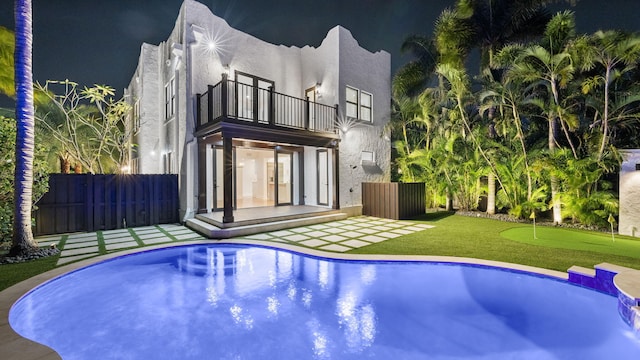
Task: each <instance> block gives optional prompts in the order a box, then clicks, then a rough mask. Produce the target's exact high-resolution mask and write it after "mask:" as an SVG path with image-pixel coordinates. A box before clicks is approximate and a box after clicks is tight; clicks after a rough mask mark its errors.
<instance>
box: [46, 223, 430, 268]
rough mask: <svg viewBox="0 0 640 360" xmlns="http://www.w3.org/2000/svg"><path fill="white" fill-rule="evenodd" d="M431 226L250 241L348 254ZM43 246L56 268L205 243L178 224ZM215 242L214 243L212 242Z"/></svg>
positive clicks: (320, 230)
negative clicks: (55, 255) (52, 249)
mask: <svg viewBox="0 0 640 360" xmlns="http://www.w3.org/2000/svg"><path fill="white" fill-rule="evenodd" d="M432 227H433V226H432V225H427V224H419V223H414V222H411V221H404V220H401V221H397V220H390V219H381V218H375V217H368V216H360V217H354V218H349V219H346V220H341V221H332V222H328V223H324V224H316V225H310V226H302V227H297V228H293V229H288V230H279V231H273V232H266V233H262V234H255V235H248V236H243V237H238V238H236V239H250V240H263V241H267V242H269V241H274V242H281V243H282V242H283V243H291V244H296V245H300V246H305V247H309V248H314V249H319V250H324V251H333V252H345V251H349V250H352V249H355V248H360V247H363V246H367V245H370V244H373V243H379V242H381V241H385V240H387V239H393V238H396V237H399V236H402V235H407V234H412V233H414V232H417V231H423V230H426V229H429V228H432ZM37 240H38V244H39V245H40V246H42V247H44V246H50V245H51V244H56V245H57V246H58V248H59V249H60V250H61V252H60V258H59V259H58V263H57V265H63V264H66V263H70V262H74V261H78V260H82V259H86V258H90V257H94V256H98V255H103V254H107V253H112V252H116V251H120V250H124V249H131V248H136V247H142V246H147V245H156V244H162V243H175V242H181V241H193V240H205V238H204V237H202V236H201V235H200V234H198V233H196V232H194V231H193V230H191V229H189V228H186V227H184V226H181V225H177V224H167V225H155V226H147V227H139V228H129V229H118V230H107V231H97V232H92V233H76V234H65V235H55V236H46V237H39V238H38V239H37ZM212 241H215V240H212Z"/></svg>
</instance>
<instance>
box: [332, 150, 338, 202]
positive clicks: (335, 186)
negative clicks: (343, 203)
mask: <svg viewBox="0 0 640 360" xmlns="http://www.w3.org/2000/svg"><path fill="white" fill-rule="evenodd" d="M339 159H340V152H339V151H338V146H337V145H336V147H335V148H333V179H332V180H333V181H332V182H333V184H332V185H333V186H332V187H333V206H332V207H333V209H335V210H338V209H340V160H339Z"/></svg>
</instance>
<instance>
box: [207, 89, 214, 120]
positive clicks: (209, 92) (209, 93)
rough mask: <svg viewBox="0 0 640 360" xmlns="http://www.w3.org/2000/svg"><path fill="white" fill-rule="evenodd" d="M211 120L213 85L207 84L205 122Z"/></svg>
mask: <svg viewBox="0 0 640 360" xmlns="http://www.w3.org/2000/svg"><path fill="white" fill-rule="evenodd" d="M212 122H213V85H209V86H207V123H212Z"/></svg>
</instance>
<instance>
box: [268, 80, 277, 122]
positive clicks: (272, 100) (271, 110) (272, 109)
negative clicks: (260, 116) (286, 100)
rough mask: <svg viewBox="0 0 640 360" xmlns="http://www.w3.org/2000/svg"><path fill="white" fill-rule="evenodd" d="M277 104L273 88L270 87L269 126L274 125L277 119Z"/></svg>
mask: <svg viewBox="0 0 640 360" xmlns="http://www.w3.org/2000/svg"><path fill="white" fill-rule="evenodd" d="M275 104H276V99H275V95H274V93H273V86H269V114H268V120H269V125H273V124H274V123H275V117H276V116H275V113H276V108H275Z"/></svg>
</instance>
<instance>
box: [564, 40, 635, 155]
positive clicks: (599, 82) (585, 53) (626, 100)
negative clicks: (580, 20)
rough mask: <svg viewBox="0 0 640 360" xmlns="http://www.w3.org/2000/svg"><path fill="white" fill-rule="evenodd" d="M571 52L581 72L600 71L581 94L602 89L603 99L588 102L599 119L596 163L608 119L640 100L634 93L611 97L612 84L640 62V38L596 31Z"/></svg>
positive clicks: (606, 135)
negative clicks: (599, 131) (598, 143)
mask: <svg viewBox="0 0 640 360" xmlns="http://www.w3.org/2000/svg"><path fill="white" fill-rule="evenodd" d="M572 49H573V50H574V51H575V52H576V54H577V57H578V58H580V59H582V69H583V70H593V69H594V68H595V67H596V66H598V69H597V70H599V71H598V73H597V74H596V75H594V76H591V77H589V78H587V79H586V80H585V81H584V82H583V85H582V91H583V93H585V94H588V93H592V92H595V91H596V90H597V89H599V88H600V87H602V88H603V91H602V99H599V101H593V102H590V103H588V104H589V105H591V106H592V107H594V108H595V111H596V112H597V114H598V115H599V116H601V117H602V118H601V119H598V120H597V122H598V123H599V124H600V127H601V129H602V139H601V141H600V146H599V148H598V153H597V160H598V161H599V160H601V159H602V156H603V154H604V152H605V148H606V146H607V145H608V144H609V136H610V125H611V120H612V119H613V118H615V117H616V116H617V115H620V112H623V113H624V110H625V109H628V107H629V106H628V105H630V104H632V103H633V102H637V101H638V100H640V98H639V97H638V95H636V94H633V95H628V96H624V97H620V98H619V99H615V98H612V97H613V96H615V94H613V90H612V88H611V87H612V85H614V81H616V80H619V79H621V78H623V77H624V75H625V73H627V72H629V71H631V70H632V69H634V68H635V64H636V63H637V62H638V61H639V60H640V35H638V34H627V33H623V32H621V31H613V30H612V31H598V32H596V33H595V34H593V35H592V36H591V37H586V36H583V37H581V38H579V39H578V40H576V41H575V43H574V44H573V46H572ZM616 100H618V101H616ZM616 110H621V111H616ZM594 125H595V124H594Z"/></svg>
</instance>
